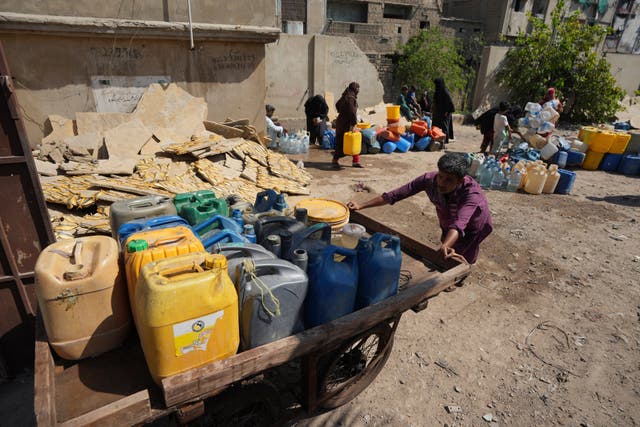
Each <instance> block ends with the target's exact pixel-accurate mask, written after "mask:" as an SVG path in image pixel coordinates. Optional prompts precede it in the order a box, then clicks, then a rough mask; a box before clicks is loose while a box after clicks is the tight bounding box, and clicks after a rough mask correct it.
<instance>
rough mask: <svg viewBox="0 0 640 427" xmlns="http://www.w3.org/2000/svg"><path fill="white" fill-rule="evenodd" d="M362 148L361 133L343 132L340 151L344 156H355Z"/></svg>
mask: <svg viewBox="0 0 640 427" xmlns="http://www.w3.org/2000/svg"><path fill="white" fill-rule="evenodd" d="M361 149H362V133H360V132H345V134H344V139H343V144H342V151H343V152H344V154H345V155H346V156H355V155H358V154H360V151H361Z"/></svg>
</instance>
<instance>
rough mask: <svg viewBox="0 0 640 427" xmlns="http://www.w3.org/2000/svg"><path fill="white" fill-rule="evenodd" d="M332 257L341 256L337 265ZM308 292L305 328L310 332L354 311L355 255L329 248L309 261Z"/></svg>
mask: <svg viewBox="0 0 640 427" xmlns="http://www.w3.org/2000/svg"><path fill="white" fill-rule="evenodd" d="M335 255H342V256H343V258H342V260H340V261H336V258H335ZM307 274H308V276H309V291H308V293H307V299H306V302H305V326H306V327H307V328H313V327H315V326H318V325H322V324H324V323H327V322H331V321H332V320H335V319H338V318H340V317H342V316H345V315H347V314H349V313H352V312H353V310H354V309H355V304H356V294H357V291H358V257H357V254H356V251H354V250H352V249H346V248H341V247H339V246H333V245H329V246H327V247H326V248H325V249H324V250H323V251H321V252H320V253H319V254H317V255H315V256H313V257H312V258H310V259H309V266H308V268H307Z"/></svg>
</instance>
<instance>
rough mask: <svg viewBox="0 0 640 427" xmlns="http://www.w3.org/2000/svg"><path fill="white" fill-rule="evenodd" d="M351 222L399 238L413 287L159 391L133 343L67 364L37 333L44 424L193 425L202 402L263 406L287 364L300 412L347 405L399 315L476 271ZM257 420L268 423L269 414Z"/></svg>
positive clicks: (373, 224) (376, 226) (368, 222)
mask: <svg viewBox="0 0 640 427" xmlns="http://www.w3.org/2000/svg"><path fill="white" fill-rule="evenodd" d="M351 221H352V222H356V223H359V224H361V225H364V226H365V227H366V228H367V230H368V231H369V232H371V233H372V232H376V231H379V232H385V233H389V234H395V235H398V236H399V237H400V240H401V247H402V250H403V267H402V268H403V270H405V271H408V272H410V273H411V279H410V280H408V282H407V283H406V284H404V285H403V286H402V287H401V289H400V292H398V294H397V295H396V296H393V297H390V298H387V299H386V300H384V301H382V302H380V303H378V304H375V305H373V306H369V307H366V308H364V309H362V310H359V311H356V312H354V313H351V314H349V315H347V316H344V317H342V318H339V319H337V320H335V321H333V322H330V323H327V324H324V325H321V326H318V327H315V328H312V329H308V330H306V331H304V332H301V333H299V334H297V335H293V336H290V337H287V338H283V339H280V340H278V341H275V342H272V343H269V344H266V345H263V346H261V347H257V348H253V349H250V350H247V351H244V352H242V353H238V354H237V355H235V356H233V357H230V358H228V359H225V360H221V361H217V362H214V363H211V364H208V365H205V366H202V367H199V368H195V369H191V370H189V371H186V372H184V373H181V374H178V375H175V376H172V377H169V378H165V379H164V380H163V381H162V384H161V386H157V385H156V384H154V383H153V381H152V380H151V377H150V376H149V373H148V370H147V367H146V364H145V361H144V356H143V354H142V350H141V348H140V345H139V343H138V341H137V339H136V337H132V338H131V339H130V340H129V342H128V343H127V344H126V345H124V346H123V347H121V348H119V349H117V350H114V351H111V352H109V353H106V354H103V355H101V356H99V357H96V358H92V359H86V360H81V361H78V362H69V361H64V360H61V359H58V358H57V357H54V356H53V354H52V353H51V350H50V347H49V344H48V342H47V337H46V334H45V333H44V328H42V325H41V324H40V325H39V327H38V331H37V337H36V343H35V354H36V355H35V381H34V382H35V397H34V401H35V402H34V406H35V412H36V418H37V422H38V425H42V426H49V425H65V426H81V425H114V426H122V425H134V424H144V423H148V422H151V421H154V420H157V419H160V418H163V417H166V416H168V415H170V414H174V415H175V417H176V419H177V421H178V422H179V423H186V422H188V421H190V420H193V419H195V418H198V417H199V416H201V415H203V414H204V413H205V401H206V402H207V406H209V403H208V402H211V401H213V402H215V401H216V400H222V399H223V396H224V395H223V394H221V393H223V392H225V394H226V393H230V392H231V393H232V394H231V395H232V396H233V397H232V401H233V402H235V403H238V402H240V401H242V400H243V399H244V397H246V398H247V400H248V401H249V402H250V403H251V402H253V404H255V403H256V399H260V398H263V399H269V398H271V397H273V396H274V395H278V394H279V391H277V390H276V389H273V388H272V387H271V384H269V381H267V380H266V378H267V377H266V376H265V373H266V372H270V371H271V370H273V369H277V368H278V367H282V366H285V365H288V364H289V365H291V364H293V365H296V366H297V369H298V370H297V372H298V378H299V381H298V384H299V385H298V391H299V393H298V394H297V397H298V401H299V403H300V405H301V406H300V410H302V409H304V410H305V411H306V412H307V413H313V412H315V411H318V410H320V409H332V408H335V407H338V406H340V405H343V404H345V403H347V402H349V401H350V400H351V399H353V398H354V397H355V396H357V395H358V394H359V393H360V392H362V391H363V390H364V389H365V388H366V387H367V386H368V385H369V384H370V383H371V382H372V381H373V380H374V378H375V377H376V376H377V375H378V373H379V372H380V371H381V370H382V368H383V366H384V364H385V363H386V361H387V359H388V358H389V355H390V353H391V349H392V346H393V337H394V333H395V330H396V328H397V326H398V322H399V320H400V317H401V316H402V313H403V312H405V311H407V310H409V309H413V310H414V311H419V310H421V309H424V308H425V307H426V301H427V300H428V299H429V298H432V297H434V296H436V295H437V294H438V293H440V292H441V291H442V290H443V289H445V288H447V287H449V286H451V285H452V284H455V283H459V282H461V281H462V280H464V278H465V277H466V276H467V275H468V274H469V272H470V266H469V265H467V264H461V263H459V262H457V261H454V260H446V261H445V260H442V259H441V258H439V257H438V256H437V254H436V251H435V250H434V249H432V248H430V247H428V246H427V245H425V244H423V243H420V242H418V241H416V240H414V239H412V238H411V237H409V236H407V235H405V234H403V233H399V232H397V231H396V230H393V229H390V228H389V227H387V226H385V225H383V224H381V223H379V222H377V221H375V220H373V219H371V218H370V217H367V216H365V215H363V214H362V213H359V212H354V213H352V216H351ZM246 384H250V385H251V387H250V388H251V390H252V391H251V392H249V391H246V388H245V387H244V386H245V385H246ZM234 393H235V394H234ZM238 393H240V394H239V395H238ZM214 396H215V398H214V399H211V398H212V397H214ZM222 408H226V409H228V406H224V405H222ZM209 409H210V408H209ZM209 412H210V411H207V413H209ZM276 412H277V411H276ZM272 415H273V418H272V419H271V420H272V421H275V420H281V418H279V417H281V416H282V415H281V414H272ZM236 416H237V413H236ZM260 417H261V418H260V419H261V420H262V423H261V424H265V422H264V421H265V415H264V414H261V415H260ZM245 421H246V420H245ZM275 422H281V421H275ZM234 424H238V422H237V421H236V422H234ZM240 424H242V423H240Z"/></svg>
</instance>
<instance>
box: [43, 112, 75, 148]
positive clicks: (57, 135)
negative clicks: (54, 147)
mask: <svg viewBox="0 0 640 427" xmlns="http://www.w3.org/2000/svg"><path fill="white" fill-rule="evenodd" d="M44 126H45V131H46V130H47V129H48V130H50V132H49V133H48V134H47V136H45V137H44V138H42V144H43V145H44V144H50V143H57V142H62V141H63V140H64V139H65V138H68V137H70V136H73V135H74V124H73V120H71V119H67V118H66V117H62V116H59V115H57V114H52V115H50V116H49V117H47V120H46V121H45V123H44Z"/></svg>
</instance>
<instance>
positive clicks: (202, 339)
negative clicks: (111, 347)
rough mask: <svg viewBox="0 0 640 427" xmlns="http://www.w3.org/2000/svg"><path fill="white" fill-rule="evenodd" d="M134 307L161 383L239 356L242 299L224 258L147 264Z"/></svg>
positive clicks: (187, 258)
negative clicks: (208, 364) (240, 302)
mask: <svg viewBox="0 0 640 427" xmlns="http://www.w3.org/2000/svg"><path fill="white" fill-rule="evenodd" d="M135 304H136V307H137V312H138V320H137V329H138V335H139V336H140V343H141V344H142V350H143V351H144V357H145V359H146V361H147V365H148V367H149V371H150V372H151V376H152V377H153V380H154V381H155V382H156V383H158V384H159V383H160V381H161V380H162V378H166V377H168V376H171V375H175V374H178V373H180V372H184V371H186V370H189V369H192V368H196V367H198V366H201V365H204V364H206V363H210V362H213V361H214V360H220V359H225V358H227V357H230V356H233V355H234V354H235V353H236V352H237V351H238V345H239V343H240V328H239V324H238V322H239V320H238V319H239V317H238V294H237V293H236V289H235V287H234V285H233V283H232V282H231V279H230V278H229V274H228V273H227V259H226V258H225V257H224V255H220V254H209V253H206V252H196V253H192V254H187V255H180V256H176V257H173V258H167V259H163V260H158V261H154V262H151V263H149V264H147V265H145V266H144V267H142V272H141V274H140V279H139V282H138V287H137V290H136V299H135Z"/></svg>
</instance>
